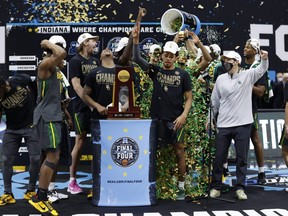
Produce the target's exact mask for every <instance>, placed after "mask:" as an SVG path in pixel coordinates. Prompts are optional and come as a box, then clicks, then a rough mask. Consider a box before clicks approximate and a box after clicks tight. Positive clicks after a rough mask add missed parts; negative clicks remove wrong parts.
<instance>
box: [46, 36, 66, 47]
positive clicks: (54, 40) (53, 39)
mask: <svg viewBox="0 0 288 216" xmlns="http://www.w3.org/2000/svg"><path fill="white" fill-rule="evenodd" d="M49 41H50V42H51V43H53V44H57V45H59V46H61V47H62V48H64V49H65V48H66V46H67V44H66V40H65V39H64V38H63V37H62V36H61V35H52V36H51V37H50V38H49Z"/></svg>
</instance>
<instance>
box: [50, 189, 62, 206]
mask: <svg viewBox="0 0 288 216" xmlns="http://www.w3.org/2000/svg"><path fill="white" fill-rule="evenodd" d="M47 197H48V200H49V202H51V203H55V202H58V201H59V200H60V199H59V197H58V196H57V192H56V193H54V190H52V191H48V193H47Z"/></svg>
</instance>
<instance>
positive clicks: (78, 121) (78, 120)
mask: <svg viewBox="0 0 288 216" xmlns="http://www.w3.org/2000/svg"><path fill="white" fill-rule="evenodd" d="M90 115H91V112H90V110H83V111H81V112H77V113H74V116H73V118H74V129H75V133H76V134H77V135H81V134H82V133H83V132H86V133H90Z"/></svg>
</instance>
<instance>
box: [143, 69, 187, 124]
mask: <svg viewBox="0 0 288 216" xmlns="http://www.w3.org/2000/svg"><path fill="white" fill-rule="evenodd" d="M149 76H150V78H151V79H152V80H153V88H154V90H153V95H152V102H151V111H150V112H151V117H152V118H159V119H163V120H168V121H174V120H175V119H176V118H177V117H179V116H180V115H181V114H182V112H183V110H184V107H183V105H184V92H186V91H189V90H191V89H192V85H191V79H190V76H189V74H188V72H186V71H185V70H182V69H180V68H175V69H174V70H164V69H162V68H160V67H159V66H156V65H150V70H149Z"/></svg>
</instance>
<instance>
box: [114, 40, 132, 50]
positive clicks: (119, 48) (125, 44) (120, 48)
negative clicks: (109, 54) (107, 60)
mask: <svg viewBox="0 0 288 216" xmlns="http://www.w3.org/2000/svg"><path fill="white" fill-rule="evenodd" d="M128 41H129V38H128V37H122V38H121V39H120V40H119V42H118V46H117V48H116V49H115V52H119V51H120V50H122V49H123V48H124V47H126V46H127V44H128Z"/></svg>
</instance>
